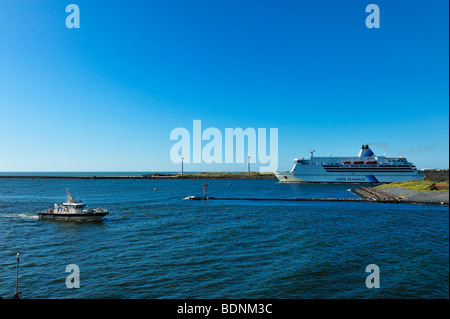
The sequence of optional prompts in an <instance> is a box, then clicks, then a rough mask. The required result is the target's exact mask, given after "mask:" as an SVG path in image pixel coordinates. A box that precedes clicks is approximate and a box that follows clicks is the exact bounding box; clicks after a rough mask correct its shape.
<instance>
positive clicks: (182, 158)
mask: <svg viewBox="0 0 450 319" xmlns="http://www.w3.org/2000/svg"><path fill="white" fill-rule="evenodd" d="M183 160H184V157H181V176H183Z"/></svg>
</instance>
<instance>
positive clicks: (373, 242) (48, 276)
mask: <svg viewBox="0 0 450 319" xmlns="http://www.w3.org/2000/svg"><path fill="white" fill-rule="evenodd" d="M204 182H205V180H156V181H155V180H70V179H66V180H63V179H62V180H51V179H34V180H33V181H31V180H29V179H24V180H22V179H0V270H1V271H0V296H2V297H6V296H11V295H12V294H14V289H15V274H16V267H15V264H16V253H17V252H20V254H21V259H20V271H19V273H20V279H19V289H20V290H22V291H23V295H24V298H448V293H449V288H448V280H449V276H448V275H449V210H448V207H440V206H426V205H407V204H375V203H351V202H344V203H340V202H256V201H208V202H206V203H205V202H203V201H187V200H183V198H184V197H186V196H189V195H198V196H201V195H202V194H203V188H202V184H203V183H204ZM206 182H207V183H208V185H209V186H208V196H215V197H267V198H295V197H342V198H344V197H355V195H353V194H352V193H351V192H350V191H349V189H350V188H351V187H354V185H326V184H317V185H308V184H278V183H277V182H276V181H273V180H254V181H250V180H233V181H231V183H232V186H229V181H228V180H207V181H206ZM68 187H69V188H70V189H71V192H72V195H74V196H75V197H76V198H77V199H82V200H83V201H84V202H86V203H88V204H89V205H90V207H93V208H95V207H102V208H108V209H109V210H110V211H111V212H112V213H111V214H110V215H108V216H107V217H106V218H105V219H104V221H102V222H90V223H79V222H78V223H77V222H53V221H39V220H37V219H36V213H37V211H38V210H45V209H47V207H48V205H49V204H51V203H53V202H54V201H57V202H61V201H63V200H64V199H65V190H66V188H68ZM154 188H156V189H157V190H156V191H154ZM69 264H76V265H78V266H79V268H80V284H81V287H80V288H79V289H68V288H67V287H66V285H65V280H66V277H67V276H68V275H69V274H68V273H66V272H65V270H66V266H67V265H69ZM369 264H376V265H378V266H379V268H380V285H381V287H380V288H379V289H375V288H374V289H368V288H367V287H366V285H365V280H366V277H367V276H368V275H369V274H368V273H366V272H365V269H366V266H367V265H369Z"/></svg>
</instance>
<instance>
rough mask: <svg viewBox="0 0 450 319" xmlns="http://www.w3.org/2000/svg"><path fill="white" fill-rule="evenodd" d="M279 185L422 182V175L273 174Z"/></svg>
mask: <svg viewBox="0 0 450 319" xmlns="http://www.w3.org/2000/svg"><path fill="white" fill-rule="evenodd" d="M275 175H276V177H277V178H278V180H279V181H280V182H281V183H393V182H401V181H413V180H414V181H416V180H417V181H418V180H423V179H424V178H423V175H417V174H408V175H392V174H389V175H381V174H376V173H374V174H370V175H344V174H328V175H294V174H292V172H275Z"/></svg>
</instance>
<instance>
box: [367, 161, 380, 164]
mask: <svg viewBox="0 0 450 319" xmlns="http://www.w3.org/2000/svg"><path fill="white" fill-rule="evenodd" d="M377 163H378V162H377V161H366V164H377Z"/></svg>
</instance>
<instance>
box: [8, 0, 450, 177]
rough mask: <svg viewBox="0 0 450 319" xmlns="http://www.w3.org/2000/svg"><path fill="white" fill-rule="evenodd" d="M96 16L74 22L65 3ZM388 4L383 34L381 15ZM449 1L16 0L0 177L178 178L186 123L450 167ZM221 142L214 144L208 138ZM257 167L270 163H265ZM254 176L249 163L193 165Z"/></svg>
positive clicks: (287, 145)
mask: <svg viewBox="0 0 450 319" xmlns="http://www.w3.org/2000/svg"><path fill="white" fill-rule="evenodd" d="M70 3H75V4H77V5H78V6H79V8H80V28H79V29H68V28H66V25H65V19H66V17H67V16H68V13H66V12H65V8H66V6H67V5H68V4H70ZM370 3H376V4H377V5H378V6H379V8H380V18H381V19H380V20H381V28H380V29H368V28H367V27H366V25H365V19H366V16H367V15H368V13H366V12H365V8H366V6H367V5H368V4H370ZM448 10H449V8H448V1H438V0H435V1H398V0H397V1H392V0H390V1H373V2H370V1H367V2H365V1H361V0H359V1H345V5H343V2H338V1H304V2H302V1H206V0H205V1H169V0H168V1H145V2H144V1H136V0H134V1H133V0H130V1H126V2H124V1H100V0H99V1H87V0H71V2H70V1H47V0H46V1H44V0H40V1H37V0H36V1H31V0H29V1H16V0H2V1H1V3H0V171H174V170H178V169H179V165H176V164H173V163H172V162H171V160H170V149H171V147H172V146H173V145H174V144H175V141H171V140H170V139H169V137H170V132H171V131H172V130H173V129H175V128H177V127H184V128H187V129H188V130H190V131H191V132H192V125H193V120H201V121H202V128H203V129H205V128H207V127H216V128H218V129H219V130H221V131H222V132H224V131H225V128H236V127H242V128H244V129H245V128H248V127H253V128H255V129H256V128H267V129H269V128H278V147H279V148H278V155H279V156H278V164H279V165H278V168H279V169H280V170H288V169H290V168H291V166H292V160H293V158H295V157H299V156H300V154H302V155H303V156H307V155H308V153H307V151H308V149H310V148H314V149H316V155H317V156H319V155H324V156H327V155H328V154H329V153H332V154H334V155H341V156H347V155H356V154H357V153H358V151H359V148H360V147H361V144H363V143H377V144H375V145H374V146H373V150H374V152H375V153H377V154H380V155H382V154H383V153H384V152H386V155H388V156H398V155H403V156H405V157H407V158H408V159H409V160H411V161H412V162H414V163H415V164H416V165H417V166H418V167H419V168H448V166H449V164H448V163H449V157H448V151H449V110H448V105H449V94H448V93H449V92H448V85H449V83H448V82H449V74H448V70H449V65H448V57H449V45H448V44H449V43H448V37H449V34H448V26H449V24H448V22H449V21H448ZM205 143H206V142H204V144H205ZM257 166H258V165H256V166H254V169H255V170H256V169H257ZM185 169H186V171H189V170H190V171H221V170H223V171H225V170H228V171H229V170H231V171H240V170H246V165H245V164H244V165H243V164H209V165H208V164H204V163H202V164H189V165H186V166H185Z"/></svg>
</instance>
